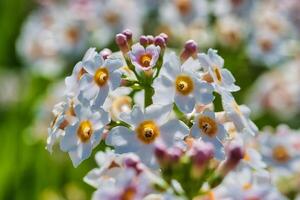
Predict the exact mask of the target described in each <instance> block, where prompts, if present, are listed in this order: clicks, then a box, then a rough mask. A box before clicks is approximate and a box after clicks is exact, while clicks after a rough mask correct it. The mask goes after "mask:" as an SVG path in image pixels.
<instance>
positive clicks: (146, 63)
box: [140, 54, 152, 67]
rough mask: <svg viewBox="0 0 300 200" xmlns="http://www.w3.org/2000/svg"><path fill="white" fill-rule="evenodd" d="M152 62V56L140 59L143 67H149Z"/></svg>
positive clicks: (148, 55) (147, 55)
mask: <svg viewBox="0 0 300 200" xmlns="http://www.w3.org/2000/svg"><path fill="white" fill-rule="evenodd" d="M151 60H152V55H151V54H144V55H142V56H141V57H140V64H141V65H142V67H149V66H150V62H151Z"/></svg>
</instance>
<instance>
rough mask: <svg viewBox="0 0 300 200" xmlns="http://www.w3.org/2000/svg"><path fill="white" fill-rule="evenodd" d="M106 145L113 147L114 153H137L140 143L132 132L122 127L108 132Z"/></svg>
mask: <svg viewBox="0 0 300 200" xmlns="http://www.w3.org/2000/svg"><path fill="white" fill-rule="evenodd" d="M106 144H107V145H110V146H113V147H115V152H116V153H128V152H137V150H138V147H139V146H140V141H138V139H137V137H136V135H135V133H134V132H133V131H131V130H129V129H128V128H126V127H124V126H118V127H115V128H113V129H112V130H111V131H110V132H109V134H108V136H107V138H106Z"/></svg>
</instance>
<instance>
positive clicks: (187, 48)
mask: <svg viewBox="0 0 300 200" xmlns="http://www.w3.org/2000/svg"><path fill="white" fill-rule="evenodd" d="M197 51H198V45H197V43H196V42H195V41H194V40H188V41H186V43H185V45H184V49H183V50H182V52H181V55H180V58H181V60H182V61H186V60H187V59H188V58H189V57H191V56H192V57H196V56H197Z"/></svg>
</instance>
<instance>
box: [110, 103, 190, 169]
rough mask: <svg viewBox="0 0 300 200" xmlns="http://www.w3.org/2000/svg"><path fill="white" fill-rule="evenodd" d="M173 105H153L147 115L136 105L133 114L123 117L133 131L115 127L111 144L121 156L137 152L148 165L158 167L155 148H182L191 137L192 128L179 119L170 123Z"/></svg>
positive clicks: (148, 109) (124, 114)
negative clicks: (187, 137)
mask: <svg viewBox="0 0 300 200" xmlns="http://www.w3.org/2000/svg"><path fill="white" fill-rule="evenodd" d="M170 109H171V106H170V105H166V106H160V105H151V106H149V107H147V108H146V110H145V112H143V111H142V110H141V108H140V107H138V106H135V107H133V109H132V112H131V113H130V114H126V113H123V114H121V116H120V118H121V119H122V120H123V121H124V122H126V123H127V124H129V125H130V128H126V127H123V126H118V127H115V128H113V129H112V130H111V131H110V133H109V135H108V137H107V139H106V143H107V144H108V145H111V146H114V147H115V150H116V152H117V153H127V152H134V153H136V154H137V155H138V156H139V157H140V159H141V160H142V161H143V163H145V164H146V165H148V166H151V167H153V166H155V165H156V161H155V157H154V154H153V153H154V147H155V143H156V142H159V141H160V142H163V143H164V144H165V145H166V146H169V147H171V146H174V145H181V144H182V142H183V138H184V136H185V135H187V134H188V132H189V130H188V127H187V126H186V125H185V124H184V123H182V122H180V121H178V120H171V121H167V120H168V116H169V114H170V111H171V110H170Z"/></svg>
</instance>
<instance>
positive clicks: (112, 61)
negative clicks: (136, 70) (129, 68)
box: [104, 58, 123, 73]
mask: <svg viewBox="0 0 300 200" xmlns="http://www.w3.org/2000/svg"><path fill="white" fill-rule="evenodd" d="M104 66H105V67H106V68H107V69H108V71H109V72H110V73H112V72H113V71H115V70H117V69H119V68H120V67H122V66H123V62H122V60H121V59H118V58H108V59H106V60H105V63H104Z"/></svg>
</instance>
